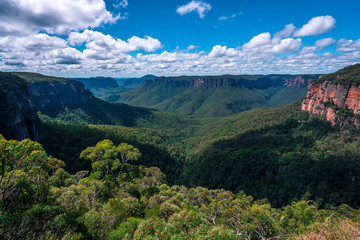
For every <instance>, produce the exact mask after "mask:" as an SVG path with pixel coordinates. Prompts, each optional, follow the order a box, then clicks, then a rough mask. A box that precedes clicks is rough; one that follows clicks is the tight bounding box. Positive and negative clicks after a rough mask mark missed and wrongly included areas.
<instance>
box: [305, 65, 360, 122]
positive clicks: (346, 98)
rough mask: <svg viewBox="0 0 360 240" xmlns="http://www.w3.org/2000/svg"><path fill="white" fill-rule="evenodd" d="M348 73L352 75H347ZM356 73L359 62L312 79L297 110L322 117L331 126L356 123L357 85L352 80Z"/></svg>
mask: <svg viewBox="0 0 360 240" xmlns="http://www.w3.org/2000/svg"><path fill="white" fill-rule="evenodd" d="M349 75H354V76H355V77H353V78H352V80H351V78H349ZM356 75H359V76H360V64H357V65H353V66H350V67H347V68H344V69H342V70H339V71H338V72H336V73H333V74H329V75H326V76H324V77H323V78H320V79H319V80H316V81H313V82H312V83H311V84H310V85H309V87H308V92H307V94H306V98H305V99H304V100H303V102H302V105H301V109H302V110H303V111H308V112H309V113H310V114H313V115H318V116H324V117H325V118H326V120H328V121H330V122H331V124H332V125H336V124H338V125H339V126H340V127H341V128H342V129H346V128H349V127H352V126H357V127H358V126H359V118H358V116H359V114H360V85H359V84H358V83H357V82H356V81H355V80H356Z"/></svg>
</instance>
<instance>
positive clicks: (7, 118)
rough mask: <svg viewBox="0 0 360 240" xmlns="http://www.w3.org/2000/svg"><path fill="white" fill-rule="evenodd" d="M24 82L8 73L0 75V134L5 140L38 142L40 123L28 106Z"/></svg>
mask: <svg viewBox="0 0 360 240" xmlns="http://www.w3.org/2000/svg"><path fill="white" fill-rule="evenodd" d="M29 99H30V95H29V92H28V86H27V83H26V81H25V80H23V79H21V78H19V77H17V76H15V75H12V74H10V73H0V133H1V134H2V135H3V136H4V137H5V138H6V139H16V140H19V141H20V140H23V139H26V138H29V139H31V140H38V139H39V138H40V136H41V135H42V126H41V122H40V120H39V119H38V117H37V115H36V112H35V111H34V110H33V108H32V107H31V104H30V100H29Z"/></svg>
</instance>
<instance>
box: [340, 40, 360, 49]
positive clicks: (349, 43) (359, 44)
mask: <svg viewBox="0 0 360 240" xmlns="http://www.w3.org/2000/svg"><path fill="white" fill-rule="evenodd" d="M336 51H337V52H352V51H360V39H358V40H356V41H353V40H346V39H344V38H342V39H339V41H338V42H337V43H336Z"/></svg>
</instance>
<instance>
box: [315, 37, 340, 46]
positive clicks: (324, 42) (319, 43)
mask: <svg viewBox="0 0 360 240" xmlns="http://www.w3.org/2000/svg"><path fill="white" fill-rule="evenodd" d="M335 42H336V40H335V39H333V38H323V39H320V40H317V41H316V42H315V44H314V45H315V46H316V47H320V48H323V47H327V46H329V45H331V44H333V43H335Z"/></svg>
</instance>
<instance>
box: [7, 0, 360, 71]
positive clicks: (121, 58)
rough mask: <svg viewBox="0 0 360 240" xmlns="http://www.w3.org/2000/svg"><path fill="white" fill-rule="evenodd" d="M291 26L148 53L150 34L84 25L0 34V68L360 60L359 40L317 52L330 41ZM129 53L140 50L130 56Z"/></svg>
mask: <svg viewBox="0 0 360 240" xmlns="http://www.w3.org/2000/svg"><path fill="white" fill-rule="evenodd" d="M0 1H1V0H0ZM94 1H97V0H94ZM0 4H1V3H0ZM32 11H35V10H32ZM228 18H230V16H229V17H228ZM0 21H1V20H0ZM294 30H295V27H294V25H293V24H288V25H286V26H285V28H284V29H283V30H281V31H279V32H277V33H275V34H271V33H269V32H265V33H261V34H258V35H257V36H254V37H253V38H251V39H249V42H247V43H245V44H243V45H242V46H237V47H236V46H230V47H228V46H224V45H215V46H213V47H212V48H211V50H209V51H207V52H205V51H201V49H200V47H198V46H195V45H189V46H188V47H187V48H185V49H180V48H176V49H175V50H174V51H172V52H168V51H166V50H165V51H162V52H160V53H154V52H155V51H157V50H159V49H161V48H162V44H161V42H160V41H159V40H158V39H155V38H152V37H150V36H145V37H138V36H133V37H130V38H129V39H127V40H125V39H124V40H122V39H119V38H116V37H114V36H111V35H107V34H104V33H102V32H98V31H94V30H90V29H85V30H83V31H80V32H78V31H75V30H72V31H70V32H67V33H68V37H67V38H65V39H64V38H62V37H58V36H51V35H50V34H47V33H31V34H28V35H26V36H19V35H6V36H0V59H1V61H0V71H31V72H41V73H44V74H50V75H62V76H96V75H105V76H114V77H119V76H121V75H122V76H130V75H137V76H139V75H143V74H149V73H150V74H155V75H160V74H162V75H182V74H187V75H195V74H208V75H211V74H244V73H247V74H259V73H263V74H266V73H323V72H331V71H335V70H337V69H339V68H342V67H344V66H347V65H350V64H353V63H355V62H359V61H360V39H359V40H347V39H340V40H338V41H337V43H336V51H337V53H336V54H334V53H333V52H331V49H329V50H328V51H325V50H326V49H325V50H324V51H321V52H319V50H320V48H322V47H325V46H328V44H333V43H334V42H335V40H334V39H332V38H324V39H320V40H318V41H316V42H315V44H314V45H313V46H311V45H309V46H307V45H304V46H303V43H302V40H301V38H294V37H290V36H291V34H293V33H294ZM272 36H273V37H272ZM78 46H81V47H80V48H79V47H78ZM76 48H78V49H83V50H78V49H76ZM195 48H197V49H196V50H194V49H195ZM198 48H199V49H198ZM191 50H193V51H191ZM133 51H141V52H140V53H137V54H136V56H134V53H131V52H133ZM284 53H286V55H284ZM279 54H281V55H279Z"/></svg>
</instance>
